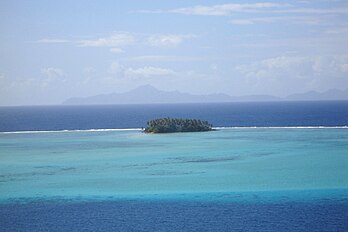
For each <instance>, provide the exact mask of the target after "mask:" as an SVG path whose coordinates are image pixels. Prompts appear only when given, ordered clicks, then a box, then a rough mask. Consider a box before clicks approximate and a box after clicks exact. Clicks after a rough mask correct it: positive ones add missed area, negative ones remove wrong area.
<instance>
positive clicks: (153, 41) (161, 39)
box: [147, 34, 194, 46]
mask: <svg viewBox="0 0 348 232" xmlns="http://www.w3.org/2000/svg"><path fill="white" fill-rule="evenodd" d="M192 37H194V36H193V35H174V34H168V35H152V36H149V37H148V38H147V43H148V44H149V45H151V46H176V45H179V44H181V43H182V42H183V41H184V40H185V39H190V38H192Z"/></svg>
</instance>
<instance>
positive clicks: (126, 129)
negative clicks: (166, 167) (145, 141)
mask: <svg viewBox="0 0 348 232" xmlns="http://www.w3.org/2000/svg"><path fill="white" fill-rule="evenodd" d="M142 130H143V129H142V128H124V129H86V130H55V131H54V130H52V131H47V130H45V131H44V130H42V131H40V130H38V131H4V132H0V134H34V133H72V132H109V131H142Z"/></svg>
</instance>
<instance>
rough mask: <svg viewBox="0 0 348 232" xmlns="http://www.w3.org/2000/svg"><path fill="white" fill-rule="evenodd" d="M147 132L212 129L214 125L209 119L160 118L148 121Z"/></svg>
mask: <svg viewBox="0 0 348 232" xmlns="http://www.w3.org/2000/svg"><path fill="white" fill-rule="evenodd" d="M147 125H148V127H147V128H145V130H144V132H145V133H174V132H199V131H211V130H213V129H212V125H211V124H210V123H209V122H208V121H202V120H199V119H178V118H159V119H154V120H150V121H148V122H147Z"/></svg>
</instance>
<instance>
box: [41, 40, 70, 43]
mask: <svg viewBox="0 0 348 232" xmlns="http://www.w3.org/2000/svg"><path fill="white" fill-rule="evenodd" d="M36 42H37V43H69V42H71V41H70V40H66V39H40V40H38V41H36Z"/></svg>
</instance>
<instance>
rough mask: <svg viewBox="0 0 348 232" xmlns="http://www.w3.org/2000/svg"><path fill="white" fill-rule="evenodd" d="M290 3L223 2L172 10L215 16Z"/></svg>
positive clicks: (256, 10) (284, 5)
mask: <svg viewBox="0 0 348 232" xmlns="http://www.w3.org/2000/svg"><path fill="white" fill-rule="evenodd" d="M289 6H290V5H289V4H279V3H271V2H263V3H253V4H237V3H230V4H221V5H213V6H203V5H200V6H193V7H186V8H178V9H174V10H171V12H173V13H179V14H186V15H213V16H224V15H230V14H232V13H234V12H258V11H261V10H263V9H273V8H282V7H289Z"/></svg>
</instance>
